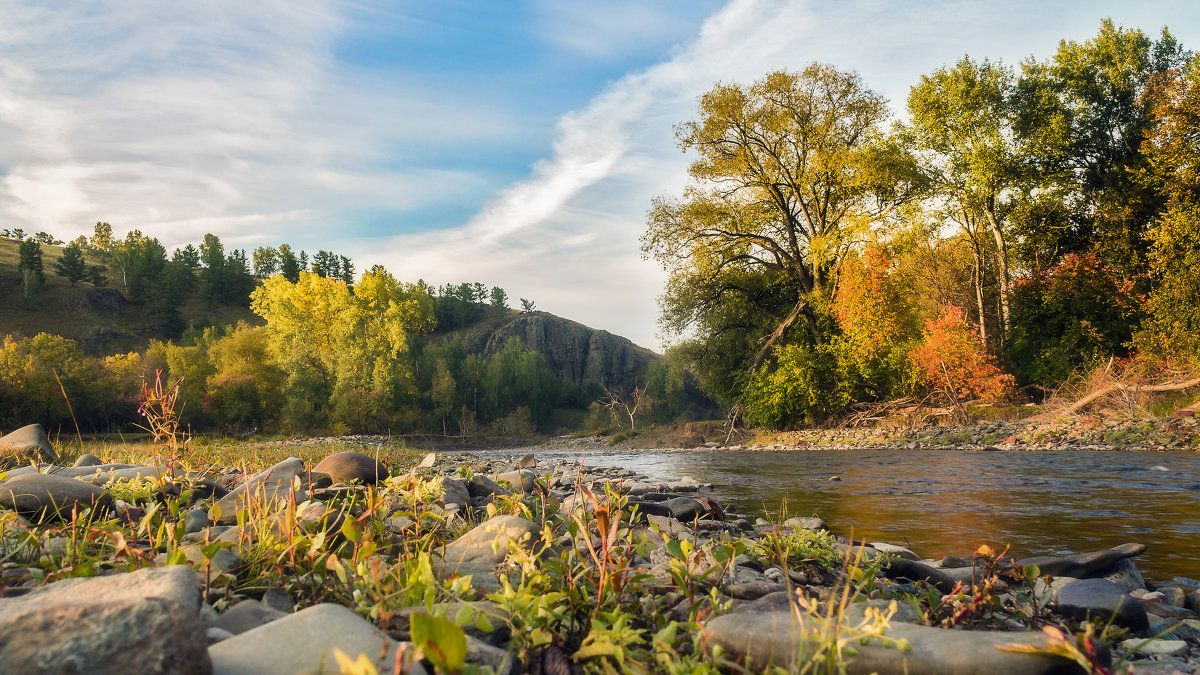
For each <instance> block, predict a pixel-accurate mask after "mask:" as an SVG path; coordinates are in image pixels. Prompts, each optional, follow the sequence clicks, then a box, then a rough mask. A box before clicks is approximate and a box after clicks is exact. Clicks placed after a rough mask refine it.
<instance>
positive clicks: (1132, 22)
mask: <svg viewBox="0 0 1200 675" xmlns="http://www.w3.org/2000/svg"><path fill="white" fill-rule="evenodd" d="M49 5H61V6H58V7H47V6H49ZM1105 17H1111V18H1112V19H1113V20H1114V21H1115V22H1116V23H1117V24H1118V25H1123V26H1126V27H1137V28H1141V29H1143V30H1144V31H1146V32H1147V33H1148V34H1150V35H1151V36H1154V37H1157V35H1158V34H1159V32H1160V30H1161V29H1162V27H1163V26H1167V27H1169V28H1170V29H1171V31H1172V33H1174V34H1175V36H1176V37H1177V38H1178V39H1179V40H1180V41H1181V42H1182V43H1183V45H1184V47H1185V48H1191V49H1196V48H1200V3H1196V2H1194V1H1190V0H1189V1H1181V2H1173V1H1161V2H1152V1H1142V2H1127V1H1125V0H1122V1H1120V2H1113V1H1108V0H1093V1H1091V2H1078V0H1069V1H1064V0H1037V1H1030V0H994V1H992V2H986V3H985V2H963V1H959V2H950V1H936V0H916V1H912V2H903V3H901V2H894V1H891V2H889V1H887V0H844V1H837V0H731V1H721V0H640V1H639V0H607V1H606V2H594V1H588V2H585V1H582V0H580V1H576V0H511V1H504V2H497V1H496V0H437V1H434V2H429V1H428V0H426V1H424V2H410V1H409V0H393V1H391V2H373V1H370V0H358V1H351V2H334V1H331V0H286V1H285V0H253V1H251V2H246V1H245V0H238V1H233V0H206V1H205V2H199V3H163V2H151V1H149V0H78V1H76V2H71V3H46V2H43V1H42V0H5V2H3V3H0V228H14V227H20V228H22V229H24V230H25V231H26V232H30V233H32V232H37V231H46V232H50V233H51V234H53V235H55V236H56V237H58V238H60V239H64V240H70V239H73V238H74V237H76V236H78V235H80V234H90V233H91V231H92V228H93V225H94V224H95V223H96V222H97V221H106V222H109V223H111V224H112V225H113V229H114V231H115V233H116V234H117V235H118V236H120V235H123V234H124V233H125V232H127V231H129V230H132V229H135V228H136V229H139V230H141V231H142V232H143V233H144V234H147V235H149V236H153V237H157V238H158V239H159V240H160V241H162V243H163V244H164V245H165V246H166V247H167V249H168V250H171V249H173V248H175V247H177V246H183V245H186V244H188V243H199V241H200V240H201V239H202V238H203V237H204V235H205V234H206V233H210V232H211V233H214V234H216V235H218V236H219V237H220V238H221V240H222V241H223V242H224V244H225V246H226V249H227V250H228V249H232V248H245V249H247V250H248V251H249V250H252V249H253V248H254V247H256V246H264V245H267V246H275V245H278V244H280V243H285V242H286V243H289V244H291V245H292V246H293V248H297V249H307V250H309V251H315V250H318V249H325V250H332V251H335V252H336V253H338V254H341V255H347V256H349V257H351V258H352V259H353V260H354V262H355V265H356V267H357V269H358V270H359V271H360V272H361V271H362V270H366V269H368V268H370V267H371V266H372V265H376V264H380V265H383V266H384V267H386V268H387V269H388V270H389V271H390V272H392V273H393V274H394V275H395V276H396V277H397V278H399V279H401V280H404V281H412V282H415V281H416V280H417V279H424V280H425V281H427V282H429V283H432V284H434V285H440V284H443V283H458V282H462V281H470V282H476V281H479V282H483V283H485V284H487V285H489V286H491V285H498V286H501V287H503V288H505V289H506V290H507V291H508V295H509V297H510V298H511V299H512V304H514V305H515V304H517V299H518V298H528V299H530V300H532V301H534V302H535V303H536V306H537V308H538V309H543V310H547V311H550V312H553V313H555V314H559V315H561V316H564V317H567V318H570V319H574V320H576V321H579V322H581V323H584V324H587V325H589V326H592V327H594V328H602V329H605V330H608V331H610V332H613V333H616V334H618V335H623V336H625V337H628V338H630V339H632V340H633V341H634V342H637V343H638V344H642V345H644V346H648V347H651V348H653V349H661V348H663V346H664V344H663V342H662V340H661V336H660V335H659V332H658V326H657V318H658V307H657V299H656V298H657V296H658V295H659V294H660V293H661V292H662V288H663V283H664V281H665V275H664V273H663V272H662V271H661V270H659V269H658V268H657V267H656V265H655V263H653V262H652V261H648V260H644V259H643V257H642V254H641V248H640V243H639V240H638V239H639V236H640V235H641V233H642V231H643V230H644V229H645V215H646V211H647V209H648V208H649V206H650V201H651V199H652V198H653V197H655V196H658V195H671V194H678V193H679V192H681V191H682V189H683V187H684V186H685V185H686V183H687V174H686V171H687V165H688V163H689V162H690V161H691V158H689V157H688V156H687V155H684V154H683V153H681V152H680V151H679V149H678V147H677V145H676V142H675V137H674V132H673V125H676V124H678V123H680V122H684V121H687V120H690V119H693V118H694V116H695V111H696V102H697V99H698V97H699V96H700V95H701V94H702V93H704V92H705V91H706V90H708V89H709V88H711V87H712V86H713V84H715V83H716V82H745V83H748V82H752V81H754V80H755V79H758V78H760V77H761V76H763V75H764V74H766V73H767V72H770V71H773V70H778V69H788V70H802V69H803V68H804V67H805V66H807V65H809V64H810V63H812V62H814V61H820V62H823V63H828V64H832V65H834V66H837V67H838V68H841V69H852V70H855V71H857V72H858V73H859V74H860V75H861V76H862V77H863V79H864V80H865V82H866V84H867V85H868V86H869V87H870V88H872V89H874V90H876V91H878V92H880V93H882V94H883V95H885V96H886V97H887V98H888V99H889V100H890V101H891V105H892V109H893V111H894V112H896V113H897V114H899V112H900V111H902V109H903V107H904V101H905V99H906V97H907V95H908V91H909V88H910V87H911V86H912V85H913V84H915V83H916V81H917V80H918V78H919V77H920V76H921V75H922V74H925V73H928V72H931V71H932V70H934V69H936V68H939V67H942V66H946V65H950V64H952V63H953V62H954V61H956V60H957V59H959V58H960V57H961V56H962V55H963V54H970V55H971V56H972V57H974V58H976V59H982V58H984V57H987V58H989V59H991V60H1003V61H1005V62H1007V63H1013V64H1016V63H1017V62H1019V61H1021V60H1022V59H1025V58H1028V57H1031V56H1032V57H1034V58H1037V59H1046V58H1049V57H1050V56H1052V55H1053V53H1054V51H1055V49H1056V48H1057V45H1058V43H1059V41H1060V40H1063V39H1068V40H1079V41H1082V40H1087V39H1089V38H1091V37H1092V36H1094V35H1095V34H1096V32H1097V30H1098V29H1099V25H1100V21H1101V19H1103V18H1105Z"/></svg>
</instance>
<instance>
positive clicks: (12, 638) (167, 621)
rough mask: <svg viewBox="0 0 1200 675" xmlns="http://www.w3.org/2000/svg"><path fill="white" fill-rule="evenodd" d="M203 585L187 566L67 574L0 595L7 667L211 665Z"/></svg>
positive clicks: (174, 668)
mask: <svg viewBox="0 0 1200 675" xmlns="http://www.w3.org/2000/svg"><path fill="white" fill-rule="evenodd" d="M199 608H200V584H199V581H198V580H197V578H196V575H195V573H193V572H192V570H191V569H190V568H188V567H180V566H171V567H158V568H145V569H141V570H138V571H136V572H129V573H125V574H114V575H111V576H104V577H94V578H90V579H68V580H65V581H59V582H56V583H53V584H50V585H48V586H44V587H42V588H39V589H36V590H34V591H33V592H31V593H29V594H27V595H23V596H19V597H16V598H4V599H0V664H2V665H3V669H4V672H10V673H39V672H52V673H68V674H69V673H81V674H82V673H96V674H101V675H103V674H109V673H111V674H113V675H116V674H125V673H180V674H183V675H191V674H196V675H207V673H209V672H211V664H210V663H209V658H208V652H207V651H206V648H205V647H206V638H205V626H204V623H203V622H202V621H201V620H200V618H199V616H198V612H199Z"/></svg>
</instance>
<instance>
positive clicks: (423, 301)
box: [0, 223, 688, 436]
mask: <svg viewBox="0 0 1200 675" xmlns="http://www.w3.org/2000/svg"><path fill="white" fill-rule="evenodd" d="M29 241H31V240H30V239H22V245H23V246H25V245H26V242H29ZM36 243H37V244H38V245H39V246H40V244H41V243H42V242H41V241H40V240H39V241H37V242H36ZM28 248H30V249H33V247H32V246H29V247H28ZM37 250H38V260H39V261H40V248H39V249H37ZM72 250H74V251H77V252H79V253H80V254H82V255H81V256H80V257H79V258H76V255H75V254H74V253H70V251H72ZM75 260H82V261H83V264H84V265H86V267H85V269H86V270H87V271H88V274H87V275H84V276H76V277H74V278H73V277H72V274H71V272H72V270H74V269H76V268H75V267H74V266H75V265H77V263H76V262H73V261H75ZM56 267H58V268H59V269H58V272H59V274H61V275H62V276H63V277H64V278H67V279H68V280H69V281H71V283H73V284H74V283H78V282H81V281H87V282H88V283H93V284H95V285H100V286H102V285H105V284H106V283H107V282H108V275H110V274H111V275H112V276H113V277H114V278H113V283H114V285H116V286H117V287H118V288H119V289H121V290H122V292H123V293H124V294H125V295H126V296H127V297H128V299H129V300H130V301H132V302H141V303H147V304H155V305H157V306H158V307H159V309H160V310H161V311H162V312H163V313H167V312H168V311H169V310H174V311H175V312H176V314H175V316H176V317H178V306H179V304H180V302H181V301H182V300H183V295H184V294H185V293H191V294H195V295H198V296H199V297H202V298H203V299H205V300H206V301H208V302H210V303H213V304H215V303H219V302H226V303H238V304H245V305H246V306H248V307H249V308H250V309H251V310H253V312H254V313H255V314H256V315H257V316H258V317H259V318H260V319H261V320H262V322H263V325H250V324H247V323H239V324H238V325H236V326H228V327H225V328H218V327H215V326H195V325H187V326H184V327H183V328H182V330H181V334H180V335H179V337H178V339H161V340H160V339H156V340H151V341H150V344H149V346H148V347H147V348H146V349H145V350H144V351H138V352H130V353H127V354H117V355H111V356H103V357H100V356H90V355H87V354H85V353H84V352H83V350H82V349H80V347H79V345H78V344H76V343H75V342H74V341H72V340H70V339H67V338H64V337H61V336H55V335H49V334H45V333H41V334H38V335H35V336H33V337H31V338H24V339H21V338H18V337H16V336H8V337H7V338H5V340H4V341H3V343H2V344H0V411H2V412H0V425H4V426H15V425H20V424H25V423H29V422H31V421H37V422H41V423H42V424H44V425H47V426H49V427H51V428H57V429H59V430H67V431H71V430H73V429H74V427H75V425H78V427H79V428H80V429H81V430H83V431H105V430H110V429H120V428H132V427H133V426H135V425H136V424H137V423H138V419H137V414H136V411H137V409H138V403H139V400H140V397H141V396H142V395H143V392H144V391H145V387H147V386H151V385H152V383H153V381H154V380H155V378H156V377H157V378H162V380H163V381H164V382H165V383H166V384H167V385H168V386H171V385H172V384H176V385H177V386H178V387H179V390H180V397H179V400H180V402H181V403H182V410H181V414H182V421H183V422H184V423H185V424H187V425H189V426H190V427H191V428H192V429H193V430H196V431H209V432H241V433H247V432H252V431H260V432H272V431H284V432H315V431H332V432H335V433H348V432H395V433H406V432H429V433H442V434H450V435H467V436H473V435H477V434H480V433H500V434H523V433H532V432H534V431H536V430H539V429H540V430H542V431H556V430H559V429H561V428H572V429H573V428H578V427H579V426H581V425H583V424H584V423H589V424H592V425H593V426H599V427H603V426H609V425H617V426H619V422H620V420H619V418H618V417H617V416H616V415H615V414H611V413H610V412H609V411H608V409H607V408H604V407H603V406H602V405H601V404H600V403H599V402H598V401H599V400H600V399H601V398H602V397H604V396H605V395H606V390H605V388H604V383H600V382H585V383H583V384H582V385H578V384H576V383H574V382H568V381H565V380H563V379H561V378H559V377H557V376H556V375H555V374H554V373H552V372H551V371H550V369H549V367H548V366H547V364H546V362H545V360H544V359H543V357H542V355H541V354H539V353H537V352H534V351H527V350H526V349H525V346H524V345H523V344H521V342H520V341H519V340H518V339H515V338H514V339H513V340H510V341H509V343H508V344H506V345H505V346H504V347H503V349H501V350H500V351H499V352H497V353H495V354H491V355H488V354H482V353H471V352H468V351H467V349H466V348H465V347H464V346H463V343H462V341H461V339H459V338H458V337H457V334H456V332H455V331H457V330H459V329H463V328H468V327H472V326H475V325H477V324H479V323H480V322H487V323H489V324H491V325H493V326H495V325H498V324H500V323H501V322H503V321H505V320H507V319H509V318H511V315H512V314H513V312H514V310H512V309H510V308H509V306H508V302H509V300H508V294H507V292H506V291H505V290H504V289H502V288H500V287H498V286H491V287H489V286H486V285H485V284H482V283H479V282H473V283H468V282H463V283H460V284H446V285H443V286H440V287H436V288H435V287H433V286H431V285H429V284H426V283H425V282H424V281H418V282H417V283H405V282H401V281H398V280H397V279H396V278H395V277H393V276H392V275H391V274H390V273H389V272H388V271H387V270H386V269H384V268H383V267H382V266H378V265H377V266H374V267H372V268H371V269H370V270H368V271H366V272H365V273H363V274H362V275H361V276H360V277H358V278H357V279H356V278H355V277H354V266H353V263H352V261H351V260H350V259H349V258H347V257H345V256H340V255H336V254H334V253H332V252H327V251H319V252H317V253H316V254H314V255H313V256H311V258H310V257H309V256H308V254H307V253H305V252H304V251H301V252H299V253H298V254H297V253H295V252H294V251H293V250H292V249H291V247H290V246H288V245H287V244H282V245H280V246H279V247H277V248H269V247H259V248H257V249H255V251H254V252H253V255H252V256H250V257H247V256H246V255H245V253H244V251H232V252H229V253H226V252H225V250H224V247H223V245H222V244H221V241H220V239H219V238H218V237H216V236H215V235H212V234H209V235H206V236H205V237H204V240H203V241H202V242H201V243H200V245H199V246H195V245H187V246H184V247H181V248H179V249H176V250H175V251H174V253H173V254H172V255H171V257H170V258H168V257H167V256H166V251H165V249H164V248H163V246H162V245H161V244H160V243H159V242H158V240H157V239H154V238H151V237H147V236H145V235H143V234H142V233H141V232H139V231H137V230H133V231H131V232H129V233H128V234H127V235H126V236H125V237H124V238H122V239H116V238H115V237H113V235H112V230H111V226H110V225H108V224H107V223H99V224H97V226H96V230H95V234H94V235H93V236H92V237H91V238H86V239H84V238H81V239H79V240H76V241H74V242H71V243H70V244H68V245H67V246H66V247H65V248H64V252H63V255H62V256H61V258H60V260H59V261H58V264H57V265H56ZM521 304H522V307H523V311H533V309H534V303H533V302H532V301H530V300H527V299H524V298H522V299H521ZM646 382H647V384H646V385H644V386H642V387H641V388H640V389H639V390H638V392H637V393H638V395H639V396H640V395H641V394H642V392H643V391H647V392H650V393H649V394H646V396H645V398H646V402H647V405H646V412H645V414H644V415H643V419H647V420H648V419H670V418H673V417H675V416H678V415H679V414H680V413H681V412H682V411H683V410H684V409H686V406H687V405H688V399H687V396H686V392H685V387H686V382H685V378H684V376H683V375H682V371H681V370H680V369H679V368H678V367H667V366H665V365H658V366H655V368H653V369H652V372H651V373H649V374H648V379H647V380H646Z"/></svg>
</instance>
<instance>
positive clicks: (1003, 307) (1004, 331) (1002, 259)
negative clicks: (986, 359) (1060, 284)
mask: <svg viewBox="0 0 1200 675" xmlns="http://www.w3.org/2000/svg"><path fill="white" fill-rule="evenodd" d="M990 201H991V200H989V204H988V208H986V209H984V210H985V211H986V212H987V217H988V222H989V223H991V224H992V236H993V237H995V239H996V268H997V270H998V271H999V273H1000V279H999V283H998V284H997V285H998V286H999V287H1000V346H1001V351H1003V346H1004V342H1005V341H1006V340H1007V339H1008V330H1009V328H1010V327H1011V326H1012V323H1011V321H1010V320H1009V305H1008V245H1007V244H1006V243H1005V241H1004V231H1003V230H1002V229H1001V228H1000V221H999V220H997V219H996V211H995V207H994V206H993V205H992V204H991V203H990Z"/></svg>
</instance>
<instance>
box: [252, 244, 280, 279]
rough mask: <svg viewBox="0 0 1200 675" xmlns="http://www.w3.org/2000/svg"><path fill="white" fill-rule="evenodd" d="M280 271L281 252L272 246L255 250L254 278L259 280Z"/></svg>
mask: <svg viewBox="0 0 1200 675" xmlns="http://www.w3.org/2000/svg"><path fill="white" fill-rule="evenodd" d="M278 271H279V251H278V250H276V249H274V248H271V247H270V246H259V247H258V248H256V249H254V276H256V277H258V278H259V279H266V278H267V277H269V276H271V275H272V274H275V273H276V272H278Z"/></svg>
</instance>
